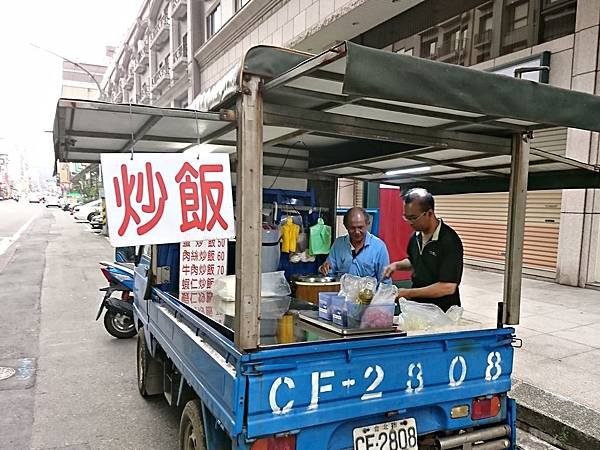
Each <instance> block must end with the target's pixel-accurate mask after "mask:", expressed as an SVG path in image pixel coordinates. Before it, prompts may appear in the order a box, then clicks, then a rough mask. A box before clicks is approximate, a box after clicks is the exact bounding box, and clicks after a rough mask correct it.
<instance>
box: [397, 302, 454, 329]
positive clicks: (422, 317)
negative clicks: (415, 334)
mask: <svg viewBox="0 0 600 450" xmlns="http://www.w3.org/2000/svg"><path fill="white" fill-rule="evenodd" d="M399 303H400V311H401V313H400V319H399V322H398V328H400V329H401V330H402V331H414V330H430V329H434V328H440V327H445V326H450V325H456V324H457V323H458V322H459V320H460V319H461V317H462V313H463V308H461V307H460V306H451V307H450V308H449V309H448V312H444V311H442V309H441V308H440V307H439V306H437V305H434V304H431V303H418V302H412V301H410V300H406V299H400V302H399Z"/></svg>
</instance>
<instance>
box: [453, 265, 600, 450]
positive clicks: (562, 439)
mask: <svg viewBox="0 0 600 450" xmlns="http://www.w3.org/2000/svg"><path fill="white" fill-rule="evenodd" d="M502 289H503V275H502V274H500V273H494V272H487V271H481V270H475V269H466V270H465V273H464V277H463V282H462V283H461V299H462V302H463V307H464V308H465V313H464V317H465V318H466V319H470V320H474V321H477V322H480V323H486V324H490V325H491V326H495V323H496V310H497V308H496V304H497V303H498V302H499V301H501V300H502ZM515 328H516V329H517V333H516V334H517V337H518V338H520V339H522V341H523V346H522V348H519V349H515V365H514V369H513V378H514V380H515V382H514V384H513V391H512V393H511V395H512V397H513V398H515V399H516V400H517V402H518V404H519V420H521V421H526V423H525V425H530V426H532V427H535V428H538V429H541V430H543V431H544V432H546V433H547V434H548V435H550V436H551V437H554V438H555V439H556V440H557V441H558V442H559V443H561V444H562V446H564V447H565V448H600V291H597V290H593V289H581V288H573V287H568V286H562V285H559V284H556V283H553V282H549V281H540V280H532V279H524V280H523V290H522V297H521V320H520V324H519V325H518V326H516V327H515Z"/></svg>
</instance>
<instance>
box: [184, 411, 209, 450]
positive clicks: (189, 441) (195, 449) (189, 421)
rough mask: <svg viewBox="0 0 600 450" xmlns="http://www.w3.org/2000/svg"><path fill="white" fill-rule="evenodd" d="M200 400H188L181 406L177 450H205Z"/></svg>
mask: <svg viewBox="0 0 600 450" xmlns="http://www.w3.org/2000/svg"><path fill="white" fill-rule="evenodd" d="M200 406H201V405H200V400H197V399H196V400H190V401H189V402H187V404H186V405H185V408H183V412H182V413H181V422H180V423H179V450H206V437H205V436H204V423H203V421H202V413H201V412H200Z"/></svg>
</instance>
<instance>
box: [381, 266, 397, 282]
mask: <svg viewBox="0 0 600 450" xmlns="http://www.w3.org/2000/svg"><path fill="white" fill-rule="evenodd" d="M396 270H397V269H396V263H395V262H393V263H391V264H388V265H387V266H385V269H383V278H384V279H385V278H389V277H390V276H391V275H392V273H394V272H395V271H396Z"/></svg>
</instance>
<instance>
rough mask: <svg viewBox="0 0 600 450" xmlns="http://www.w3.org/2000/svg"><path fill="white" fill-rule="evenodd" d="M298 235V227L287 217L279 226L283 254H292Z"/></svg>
mask: <svg viewBox="0 0 600 450" xmlns="http://www.w3.org/2000/svg"><path fill="white" fill-rule="evenodd" d="M299 233H300V227H299V226H298V225H296V224H295V223H294V220H293V219H292V218H291V217H289V216H288V217H287V219H286V221H285V223H284V224H283V225H282V226H281V251H282V252H283V253H294V252H295V251H296V243H297V242H298V234H299Z"/></svg>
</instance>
